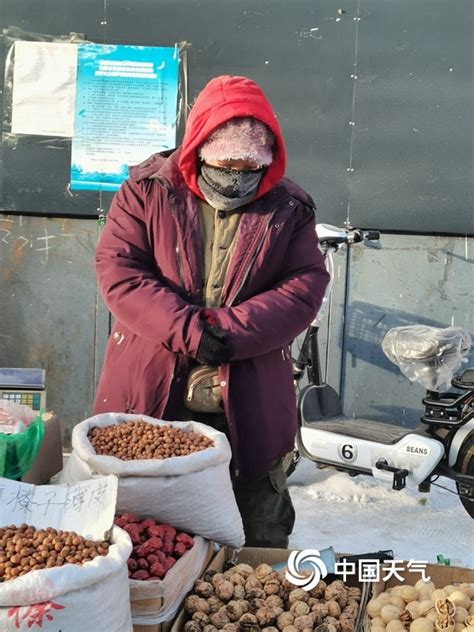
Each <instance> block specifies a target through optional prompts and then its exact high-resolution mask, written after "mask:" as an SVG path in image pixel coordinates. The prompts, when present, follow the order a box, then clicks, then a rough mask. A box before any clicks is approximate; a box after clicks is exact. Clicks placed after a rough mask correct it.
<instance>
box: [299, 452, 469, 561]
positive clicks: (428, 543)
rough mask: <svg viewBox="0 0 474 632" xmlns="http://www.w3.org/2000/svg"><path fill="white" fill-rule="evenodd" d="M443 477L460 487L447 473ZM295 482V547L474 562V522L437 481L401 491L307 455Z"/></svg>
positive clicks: (450, 484) (449, 482)
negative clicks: (425, 488) (423, 490)
mask: <svg viewBox="0 0 474 632" xmlns="http://www.w3.org/2000/svg"><path fill="white" fill-rule="evenodd" d="M437 482H438V483H440V484H441V485H444V486H445V487H449V488H450V489H454V483H452V482H451V481H449V480H447V479H439V480H438V481H437ZM289 485H290V494H291V497H292V499H293V503H294V505H295V509H296V524H295V528H294V531H293V535H292V537H291V540H290V547H291V548H295V549H306V548H316V549H323V548H326V547H328V546H332V547H333V548H334V550H335V551H336V552H344V553H354V554H356V553H366V552H374V551H378V550H380V549H392V550H393V552H394V555H395V559H405V560H409V559H415V560H426V561H428V562H429V563H436V556H437V555H438V554H440V553H441V554H442V555H443V556H444V557H445V558H449V559H450V560H451V565H457V566H468V567H470V568H474V529H473V527H474V522H473V520H472V519H471V518H470V517H469V515H468V514H467V512H466V511H465V510H464V508H463V506H462V505H461V502H460V500H459V498H458V497H457V495H455V494H452V493H450V492H448V491H445V490H443V489H439V488H437V487H432V488H431V492H430V493H429V494H420V493H419V492H418V490H417V489H416V488H415V489H404V490H403V491H399V492H397V491H393V490H392V489H391V488H390V486H389V485H386V484H384V483H382V482H380V481H376V480H375V479H373V478H372V477H369V476H357V477H355V478H350V477H349V476H348V475H347V474H343V473H341V472H336V471H334V470H318V469H317V468H316V466H315V465H314V464H313V463H311V462H310V461H308V460H306V459H303V460H302V461H300V463H299V464H298V467H297V468H296V471H295V472H294V474H293V475H292V476H291V477H290V478H289Z"/></svg>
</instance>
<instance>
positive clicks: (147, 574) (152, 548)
mask: <svg viewBox="0 0 474 632" xmlns="http://www.w3.org/2000/svg"><path fill="white" fill-rule="evenodd" d="M114 523H115V524H116V525H117V526H118V527H121V528H122V529H124V530H125V531H126V532H127V533H128V534H129V536H130V539H131V540H132V544H133V550H132V554H131V555H130V558H129V559H128V562H127V565H128V576H129V577H130V578H131V579H139V580H156V579H163V578H164V577H165V576H166V574H167V573H168V571H169V570H170V569H171V568H173V566H174V565H175V564H176V561H177V560H178V559H179V558H180V557H182V556H183V555H184V554H185V553H186V551H187V550H188V549H191V548H192V547H193V546H194V540H193V538H192V537H191V536H190V535H189V534H187V533H183V532H181V533H180V532H178V531H177V530H176V529H175V528H174V527H172V526H171V525H169V524H157V523H156V522H155V520H153V519H152V518H146V519H145V520H140V518H139V517H138V516H137V515H135V514H124V515H123V516H118V517H116V518H115V520H114Z"/></svg>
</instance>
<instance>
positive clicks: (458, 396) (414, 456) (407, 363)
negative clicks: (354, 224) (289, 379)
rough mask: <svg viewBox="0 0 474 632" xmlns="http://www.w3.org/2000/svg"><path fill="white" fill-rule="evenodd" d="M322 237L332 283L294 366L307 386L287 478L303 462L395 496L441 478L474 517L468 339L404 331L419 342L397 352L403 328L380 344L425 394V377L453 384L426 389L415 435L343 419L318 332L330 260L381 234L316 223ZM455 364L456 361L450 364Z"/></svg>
mask: <svg viewBox="0 0 474 632" xmlns="http://www.w3.org/2000/svg"><path fill="white" fill-rule="evenodd" d="M317 233H318V236H319V240H320V247H321V249H322V252H323V254H324V257H325V262H326V267H327V269H328V271H329V274H330V277H331V280H330V282H329V285H328V287H327V289H326V295H325V297H324V299H323V304H322V306H321V309H320V311H319V312H318V315H317V316H316V318H315V320H314V321H313V323H312V324H311V326H310V327H309V328H308V330H307V331H306V334H305V336H304V340H303V343H302V346H301V349H300V352H299V354H298V357H297V358H296V359H294V360H293V374H294V380H295V386H297V387H298V386H299V384H300V382H301V381H302V378H303V376H304V374H305V373H306V374H307V377H308V381H309V383H308V384H307V385H306V386H304V387H303V388H302V389H301V390H300V392H299V395H298V432H297V437H296V446H295V450H294V451H293V452H291V453H289V454H288V455H287V456H286V458H285V459H284V468H285V471H286V474H287V476H289V475H290V474H291V473H292V472H293V471H294V469H295V468H296V466H297V464H298V462H299V460H300V459H301V457H302V456H303V457H306V458H308V459H310V460H311V461H314V462H315V463H316V464H317V466H318V467H319V468H321V469H324V468H334V469H336V470H339V471H344V472H347V473H348V474H349V475H350V476H356V475H359V474H365V475H371V476H373V477H374V478H377V479H379V480H381V481H385V482H387V483H391V486H392V488H393V489H394V490H401V489H404V488H405V487H406V486H410V487H418V489H419V491H420V492H429V491H430V488H431V485H436V484H437V483H436V482H435V481H436V480H437V478H438V477H439V476H444V477H447V478H450V479H452V480H453V481H455V483H456V488H457V494H458V496H459V498H460V500H461V502H462V504H463V506H464V508H465V509H466V511H467V512H468V513H469V515H470V516H471V517H474V368H470V369H467V370H465V371H464V372H463V373H462V375H460V376H457V377H454V370H457V369H458V368H459V365H460V364H461V359H462V357H463V356H466V355H467V353H468V352H469V348H470V344H471V339H470V336H469V334H468V333H467V332H466V331H465V330H462V329H461V328H454V329H456V330H457V331H453V328H448V329H435V328H428V329H430V330H431V331H430V332H429V333H430V336H429V341H428V340H420V336H419V327H418V328H417V326H413V327H405V328H403V329H404V331H403V332H402V334H403V335H404V336H405V339H404V340H405V343H406V342H407V341H408V343H409V341H410V339H412V340H414V341H415V342H414V344H413V345H412V346H410V344H401V345H400V344H398V346H397V342H398V343H399V342H400V339H398V340H397V336H398V334H399V333H400V332H398V331H396V330H397V329H400V328H395V329H392V330H389V332H388V333H387V335H386V337H385V339H384V343H385V341H388V342H387V345H386V346H384V343H383V345H382V346H383V348H384V351H385V352H386V355H388V356H389V358H390V359H391V360H392V361H394V362H395V363H396V364H398V365H399V366H402V368H404V369H405V370H404V373H405V374H407V367H408V374H409V375H410V371H411V374H412V375H410V378H411V379H412V380H416V381H418V382H420V383H422V384H424V385H425V388H426V384H427V380H426V377H427V376H428V377H431V378H433V376H436V373H437V370H438V369H442V371H443V372H444V378H446V374H447V373H448V374H449V379H444V381H445V382H448V383H449V382H450V383H451V385H452V387H453V390H449V392H440V391H439V390H437V389H436V388H428V390H427V392H426V396H425V397H424V399H423V400H422V404H423V406H424V413H423V414H422V416H421V419H420V425H419V426H418V427H417V428H413V429H412V428H407V427H402V426H399V425H396V424H391V423H390V424H388V423H385V422H380V421H375V420H372V419H353V418H348V417H346V416H345V415H344V414H343V412H342V405H341V400H340V398H339V395H338V394H337V392H336V391H335V389H334V388H332V387H331V386H330V385H329V384H327V383H325V382H324V381H323V379H322V374H321V369H320V358H319V347H318V330H319V327H320V324H321V322H322V321H323V319H324V317H325V312H326V310H327V307H328V305H329V303H330V297H331V292H332V283H333V278H334V263H333V254H334V253H335V252H337V251H338V250H339V249H340V248H341V247H345V246H349V247H350V246H351V245H352V244H356V243H359V242H361V243H363V242H367V241H374V240H378V239H379V238H380V233H378V232H376V231H362V230H359V229H353V228H338V227H335V226H330V225H327V224H318V226H317ZM448 330H449V331H448ZM447 340H448V343H447ZM387 352H388V353H387ZM453 357H454V359H455V360H459V362H457V363H456V362H453ZM438 382H439V380H438ZM433 383H436V380H434V381H433ZM428 384H429V385H430V381H429V380H428ZM449 491H451V490H449Z"/></svg>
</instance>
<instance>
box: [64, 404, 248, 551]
mask: <svg viewBox="0 0 474 632" xmlns="http://www.w3.org/2000/svg"><path fill="white" fill-rule="evenodd" d="M72 448H73V451H72V454H71V456H70V457H69V459H68V461H67V463H66V466H65V468H64V470H63V472H62V473H61V475H60V477H59V482H60V483H75V482H77V481H80V480H85V479H89V478H92V477H93V476H97V475H98V474H101V475H107V474H115V475H117V476H118V477H119V483H118V493H117V512H118V513H134V514H138V515H147V516H151V517H152V518H155V519H156V520H159V521H160V522H166V523H169V524H172V525H175V526H176V527H177V528H179V529H181V530H183V531H188V532H191V533H198V534H199V535H201V536H203V537H205V538H207V539H209V540H214V541H215V542H219V543H220V544H223V545H227V546H231V547H234V548H240V547H241V546H243V543H244V531H243V526H242V519H241V517H240V513H239V510H238V507H237V503H236V501H235V496H234V492H233V489H232V482H231V479H230V472H229V464H230V459H231V449H230V445H229V442H228V440H227V437H226V436H225V434H224V433H222V432H219V431H217V430H215V429H214V428H211V427H210V426H206V425H204V424H200V423H197V422H195V421H186V422H178V421H173V422H170V421H164V420H161V419H153V418H152V417H147V416H145V415H128V414H122V413H103V414H100V415H95V416H94V417H91V418H89V419H86V420H85V421H82V422H81V423H79V424H77V426H75V428H74V430H73V433H72ZM203 490H209V493H203Z"/></svg>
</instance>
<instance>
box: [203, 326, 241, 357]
mask: <svg viewBox="0 0 474 632" xmlns="http://www.w3.org/2000/svg"><path fill="white" fill-rule="evenodd" d="M233 353H234V349H233V348H232V345H231V344H230V342H229V341H228V340H227V334H226V332H225V331H223V330H222V329H219V327H215V326H214V325H205V326H204V331H203V332H202V337H201V342H200V343H199V347H198V351H197V356H196V360H197V361H198V362H199V364H209V365H210V366H220V365H221V364H227V363H228V362H229V360H230V359H231V357H232V354H233Z"/></svg>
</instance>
